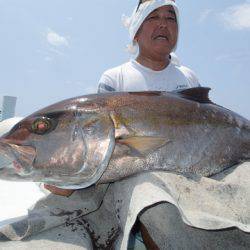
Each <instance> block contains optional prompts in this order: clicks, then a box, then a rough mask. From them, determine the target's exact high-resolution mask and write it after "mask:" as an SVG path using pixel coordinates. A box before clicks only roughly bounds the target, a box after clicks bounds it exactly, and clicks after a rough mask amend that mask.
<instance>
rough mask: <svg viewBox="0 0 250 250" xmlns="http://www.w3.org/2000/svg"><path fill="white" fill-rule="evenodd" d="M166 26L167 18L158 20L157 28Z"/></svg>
mask: <svg viewBox="0 0 250 250" xmlns="http://www.w3.org/2000/svg"><path fill="white" fill-rule="evenodd" d="M167 25H168V19H167V17H161V18H160V19H159V26H160V27H166V26H167Z"/></svg>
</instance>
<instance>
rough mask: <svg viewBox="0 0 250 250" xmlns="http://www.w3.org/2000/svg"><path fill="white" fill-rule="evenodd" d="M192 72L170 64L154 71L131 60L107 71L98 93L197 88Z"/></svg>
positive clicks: (197, 82)
mask: <svg viewBox="0 0 250 250" xmlns="http://www.w3.org/2000/svg"><path fill="white" fill-rule="evenodd" d="M199 86H200V83H199V80H198V79H197V77H196V76H195V74H194V73H193V71H192V70H190V69H189V68H187V67H184V66H180V65H177V64H174V63H173V62H170V64H169V65H168V66H167V67H166V68H165V69H163V70H161V71H155V70H152V69H150V68H147V67H145V66H143V65H141V64H139V63H138V62H137V61H135V60H131V61H129V62H127V63H125V64H122V65H120V66H118V67H115V68H112V69H109V70H107V71H105V72H104V73H103V75H102V76H101V78H100V81H99V86H98V92H99V93H104V92H109V91H121V92H122V91H125V92H126V91H148V90H151V91H153V90H156V91H173V90H178V89H186V88H194V87H199Z"/></svg>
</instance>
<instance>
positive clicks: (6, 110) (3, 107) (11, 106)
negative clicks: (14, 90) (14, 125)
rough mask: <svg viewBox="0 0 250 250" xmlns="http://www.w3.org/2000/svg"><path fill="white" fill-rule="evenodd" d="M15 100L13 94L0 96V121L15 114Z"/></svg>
mask: <svg viewBox="0 0 250 250" xmlns="http://www.w3.org/2000/svg"><path fill="white" fill-rule="evenodd" d="M16 100H17V98H16V97H14V96H0V121H3V120H5V119H8V118H11V117H14V116H15V108H16Z"/></svg>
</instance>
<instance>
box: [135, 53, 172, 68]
mask: <svg viewBox="0 0 250 250" xmlns="http://www.w3.org/2000/svg"><path fill="white" fill-rule="evenodd" d="M136 61H137V62H138V63H140V64H141V65H143V66H145V67H147V68H150V69H152V70H155V71H160V70H163V69H165V68H166V67H167V66H168V65H169V63H170V59H169V56H166V57H161V58H152V57H148V56H145V55H143V54H139V55H138V57H137V58H136Z"/></svg>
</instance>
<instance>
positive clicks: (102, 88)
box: [97, 73, 117, 93]
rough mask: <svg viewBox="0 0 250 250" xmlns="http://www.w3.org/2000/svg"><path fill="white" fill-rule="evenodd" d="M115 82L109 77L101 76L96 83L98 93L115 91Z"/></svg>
mask: <svg viewBox="0 0 250 250" xmlns="http://www.w3.org/2000/svg"><path fill="white" fill-rule="evenodd" d="M116 85H117V84H116V82H115V80H113V79H112V78H111V77H110V76H109V75H107V74H105V73H104V74H102V76H101V78H100V80H99V83H98V90H97V92H98V93H106V92H112V91H116Z"/></svg>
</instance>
